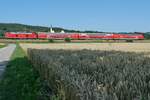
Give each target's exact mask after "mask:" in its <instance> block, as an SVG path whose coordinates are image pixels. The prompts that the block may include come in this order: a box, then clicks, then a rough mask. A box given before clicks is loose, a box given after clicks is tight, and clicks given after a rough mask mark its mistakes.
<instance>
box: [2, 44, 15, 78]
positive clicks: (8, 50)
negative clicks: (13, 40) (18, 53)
mask: <svg viewBox="0 0 150 100" xmlns="http://www.w3.org/2000/svg"><path fill="white" fill-rule="evenodd" d="M15 48H16V45H15V44H9V45H8V46H7V47H4V48H1V49H0V77H1V76H2V74H3V72H4V70H5V67H6V64H7V62H8V61H9V59H10V56H11V55H12V53H13V51H14V50H15Z"/></svg>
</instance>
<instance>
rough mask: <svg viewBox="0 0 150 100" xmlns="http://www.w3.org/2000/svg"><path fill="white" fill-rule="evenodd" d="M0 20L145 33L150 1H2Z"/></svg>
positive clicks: (149, 24) (149, 22)
mask: <svg viewBox="0 0 150 100" xmlns="http://www.w3.org/2000/svg"><path fill="white" fill-rule="evenodd" d="M0 22H2V23H5V22H6V23H23V24H30V25H43V26H50V25H53V26H57V27H63V28H67V29H77V30H98V31H113V32H133V31H140V32H145V31H150V0H0Z"/></svg>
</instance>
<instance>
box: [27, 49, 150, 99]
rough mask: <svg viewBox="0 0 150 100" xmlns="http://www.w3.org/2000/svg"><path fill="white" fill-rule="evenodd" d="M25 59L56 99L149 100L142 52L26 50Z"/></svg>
mask: <svg viewBox="0 0 150 100" xmlns="http://www.w3.org/2000/svg"><path fill="white" fill-rule="evenodd" d="M28 56H29V59H30V60H31V62H32V63H33V65H34V66H35V68H36V69H37V70H38V71H39V73H40V76H41V77H43V79H45V80H46V81H47V84H48V86H49V87H50V88H51V90H52V91H53V92H54V93H55V95H56V97H57V98H61V99H59V100H150V58H149V57H146V56H147V55H146V54H144V53H140V54H137V53H124V52H117V51H96V50H95V51H91V50H79V51H71V50H37V49H29V50H28Z"/></svg>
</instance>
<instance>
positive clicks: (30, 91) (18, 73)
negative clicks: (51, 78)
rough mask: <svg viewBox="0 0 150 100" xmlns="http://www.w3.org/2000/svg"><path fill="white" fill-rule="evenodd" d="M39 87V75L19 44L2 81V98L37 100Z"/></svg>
mask: <svg viewBox="0 0 150 100" xmlns="http://www.w3.org/2000/svg"><path fill="white" fill-rule="evenodd" d="M39 89H40V81H39V75H38V73H37V72H36V71H35V70H34V69H33V67H32V65H31V63H30V62H29V61H28V59H27V57H26V55H25V53H24V51H23V50H22V48H21V47H20V46H19V45H17V47H16V50H15V52H14V53H13V55H12V57H11V61H10V63H9V64H8V66H7V68H6V72H5V73H4V76H3V79H2V80H1V81H0V100H37V98H38V95H39Z"/></svg>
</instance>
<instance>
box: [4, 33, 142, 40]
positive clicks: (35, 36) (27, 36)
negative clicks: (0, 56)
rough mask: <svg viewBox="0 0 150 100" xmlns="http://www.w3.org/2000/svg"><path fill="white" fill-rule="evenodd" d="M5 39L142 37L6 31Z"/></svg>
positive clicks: (117, 34) (133, 35)
mask: <svg viewBox="0 0 150 100" xmlns="http://www.w3.org/2000/svg"><path fill="white" fill-rule="evenodd" d="M5 38H7V39H64V38H71V39H144V35H143V34H140V33H131V34H119V33H45V32H39V33H35V32H32V33H24V32H6V33H5Z"/></svg>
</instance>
